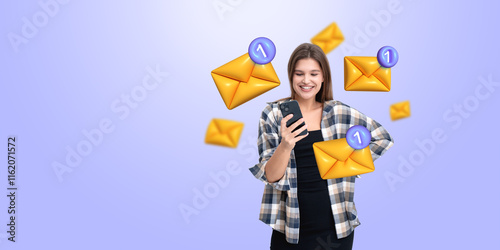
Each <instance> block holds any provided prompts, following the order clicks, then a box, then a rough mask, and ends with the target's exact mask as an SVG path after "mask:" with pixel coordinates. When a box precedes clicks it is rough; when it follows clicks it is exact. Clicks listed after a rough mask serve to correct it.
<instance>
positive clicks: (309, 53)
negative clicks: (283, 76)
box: [278, 43, 333, 103]
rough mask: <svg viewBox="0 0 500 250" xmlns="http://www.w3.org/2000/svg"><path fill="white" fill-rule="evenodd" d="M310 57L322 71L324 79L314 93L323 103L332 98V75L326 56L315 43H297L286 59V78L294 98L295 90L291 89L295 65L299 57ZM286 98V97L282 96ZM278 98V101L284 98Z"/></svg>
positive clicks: (318, 100)
mask: <svg viewBox="0 0 500 250" xmlns="http://www.w3.org/2000/svg"><path fill="white" fill-rule="evenodd" d="M305 58H312V59H314V60H316V62H318V64H319V66H320V67H321V71H322V72H323V78H324V81H323V83H322V84H321V89H320V90H319V92H318V94H316V101H317V102H321V103H324V102H325V101H329V100H333V92H332V76H331V73H330V64H329V63H328V58H326V55H325V53H324V52H323V50H322V49H321V48H320V47H319V46H318V45H315V44H311V43H303V44H301V45H299V46H298V47H297V48H296V49H295V50H294V51H293V53H292V55H291V56H290V60H289V61H288V80H289V81H290V91H291V93H292V94H291V97H290V98H292V99H295V91H294V90H293V82H292V79H293V73H294V71H295V65H296V64H297V62H298V61H299V60H301V59H305ZM284 99H286V98H284ZM284 99H280V100H278V101H281V100H284Z"/></svg>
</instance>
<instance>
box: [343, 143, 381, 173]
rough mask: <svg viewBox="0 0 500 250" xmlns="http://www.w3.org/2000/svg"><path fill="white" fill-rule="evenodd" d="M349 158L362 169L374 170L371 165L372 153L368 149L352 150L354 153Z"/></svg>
mask: <svg viewBox="0 0 500 250" xmlns="http://www.w3.org/2000/svg"><path fill="white" fill-rule="evenodd" d="M349 158H350V159H351V160H352V161H354V162H356V163H357V164H359V165H361V166H363V167H364V168H368V169H371V170H374V169H375V166H374V165H373V158H372V153H371V151H370V147H366V148H363V149H358V150H354V152H353V153H352V155H351V156H350V157H349Z"/></svg>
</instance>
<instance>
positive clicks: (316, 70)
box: [295, 69, 321, 72]
mask: <svg viewBox="0 0 500 250" xmlns="http://www.w3.org/2000/svg"><path fill="white" fill-rule="evenodd" d="M315 71H318V72H320V71H321V70H319V69H313V70H311V72H315ZM295 72H304V71H302V70H298V69H296V70H295Z"/></svg>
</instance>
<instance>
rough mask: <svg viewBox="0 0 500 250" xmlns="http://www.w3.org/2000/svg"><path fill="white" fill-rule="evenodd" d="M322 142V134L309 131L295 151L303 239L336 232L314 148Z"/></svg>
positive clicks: (297, 144)
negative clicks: (317, 143)
mask: <svg viewBox="0 0 500 250" xmlns="http://www.w3.org/2000/svg"><path fill="white" fill-rule="evenodd" d="M319 141H323V136H322V134H321V130H314V131H309V135H308V136H307V137H305V138H303V139H302V140H300V141H298V142H297V143H296V144H295V147H294V153H295V160H296V163H297V187H298V199H299V212H300V213H299V215H300V235H299V238H300V237H302V235H303V236H307V235H311V234H318V233H321V232H327V231H329V232H332V231H333V232H335V223H334V221H333V215H332V209H331V203H330V195H329V193H328V184H327V181H326V180H323V179H321V176H320V174H319V170H318V165H317V164H316V158H315V157H314V151H313V147H312V144H313V143H314V142H319Z"/></svg>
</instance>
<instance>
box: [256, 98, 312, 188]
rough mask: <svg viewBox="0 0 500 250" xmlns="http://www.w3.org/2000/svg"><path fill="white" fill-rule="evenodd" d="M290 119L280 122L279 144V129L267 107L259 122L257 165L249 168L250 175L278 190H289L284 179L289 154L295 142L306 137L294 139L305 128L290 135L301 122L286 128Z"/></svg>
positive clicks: (285, 178) (269, 107)
mask: <svg viewBox="0 0 500 250" xmlns="http://www.w3.org/2000/svg"><path fill="white" fill-rule="evenodd" d="M290 118H291V115H290V116H287V117H285V118H283V119H282V120H281V128H282V129H281V142H280V136H279V134H278V130H279V127H278V125H277V120H276V117H275V116H274V115H273V113H272V108H271V106H270V105H268V106H267V107H266V108H265V109H264V111H263V112H262V115H261V118H260V121H259V136H258V139H257V145H258V149H259V163H258V164H256V165H255V166H253V167H252V168H250V171H251V172H252V174H253V175H254V176H255V177H256V178H257V179H259V180H261V181H263V182H264V183H266V184H271V185H272V186H273V187H274V188H276V189H278V190H288V189H290V187H289V183H288V178H287V177H286V168H287V166H288V163H289V161H290V153H291V151H292V149H293V147H294V146H295V142H297V141H299V140H300V139H302V138H304V137H306V136H307V135H303V136H299V137H296V138H295V136H296V135H298V134H300V133H301V132H302V131H303V130H304V129H306V126H304V127H303V128H301V129H299V130H297V131H295V132H294V133H291V131H292V130H293V129H295V128H296V127H297V126H298V125H299V124H301V123H302V120H299V121H298V122H295V123H294V124H292V126H290V127H289V128H287V127H286V125H285V124H286V121H288V120H289V119H290Z"/></svg>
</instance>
